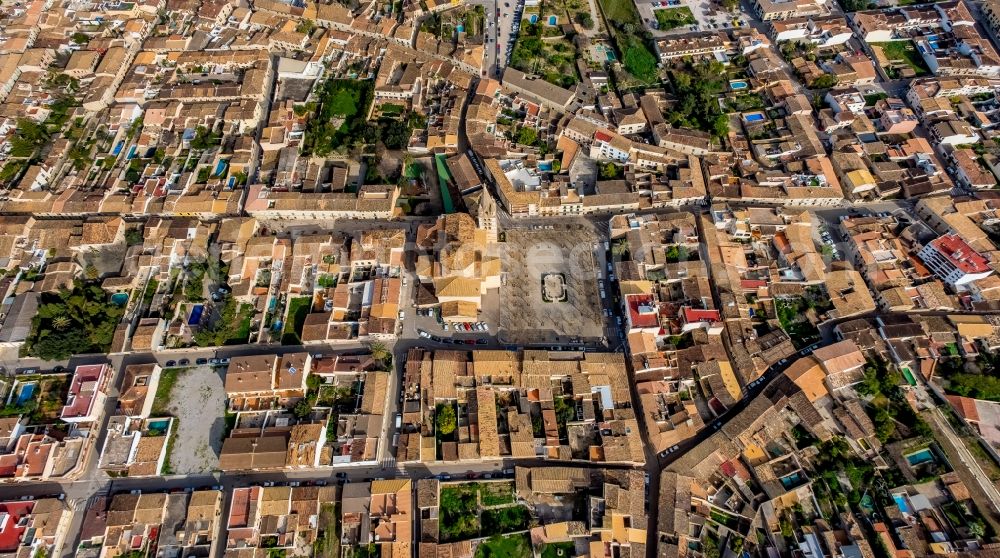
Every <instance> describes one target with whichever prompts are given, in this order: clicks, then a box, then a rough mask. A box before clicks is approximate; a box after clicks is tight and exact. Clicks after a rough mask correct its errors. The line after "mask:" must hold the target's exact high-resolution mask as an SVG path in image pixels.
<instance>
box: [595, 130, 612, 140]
mask: <svg viewBox="0 0 1000 558" xmlns="http://www.w3.org/2000/svg"><path fill="white" fill-rule="evenodd" d="M594 139H595V140H597V141H611V136H609V135H608V134H606V133H604V132H601V131H599V130H598V131H597V132H595V133H594Z"/></svg>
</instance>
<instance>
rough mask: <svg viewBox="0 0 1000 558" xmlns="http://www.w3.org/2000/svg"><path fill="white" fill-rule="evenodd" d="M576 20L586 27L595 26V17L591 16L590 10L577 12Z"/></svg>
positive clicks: (591, 27)
mask: <svg viewBox="0 0 1000 558" xmlns="http://www.w3.org/2000/svg"><path fill="white" fill-rule="evenodd" d="M576 22H577V23H579V24H580V25H581V26H582V27H583V28H584V29H593V28H594V18H593V17H591V15H590V12H580V13H578V14H576Z"/></svg>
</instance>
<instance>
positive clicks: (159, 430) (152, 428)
mask: <svg viewBox="0 0 1000 558" xmlns="http://www.w3.org/2000/svg"><path fill="white" fill-rule="evenodd" d="M168 428H170V419H160V420H151V421H149V422H148V423H146V430H147V431H149V433H150V435H152V436H159V435H161V434H166V433H167V429H168Z"/></svg>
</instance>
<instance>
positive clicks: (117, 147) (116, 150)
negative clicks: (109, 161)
mask: <svg viewBox="0 0 1000 558" xmlns="http://www.w3.org/2000/svg"><path fill="white" fill-rule="evenodd" d="M123 147H125V142H124V141H120V142H118V143H116V144H115V148H114V149H113V150H111V154H112V155H114V156H116V157H117V156H118V154H119V153H121V152H122V148H123Z"/></svg>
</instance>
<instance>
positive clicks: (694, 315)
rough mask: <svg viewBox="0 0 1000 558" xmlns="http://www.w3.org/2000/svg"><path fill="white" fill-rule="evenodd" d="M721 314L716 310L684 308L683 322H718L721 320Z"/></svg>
mask: <svg viewBox="0 0 1000 558" xmlns="http://www.w3.org/2000/svg"><path fill="white" fill-rule="evenodd" d="M721 319H722V316H721V315H720V314H719V311H718V310H699V309H697V308H685V309H684V323H687V324H691V323H696V322H718V321H721Z"/></svg>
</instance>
